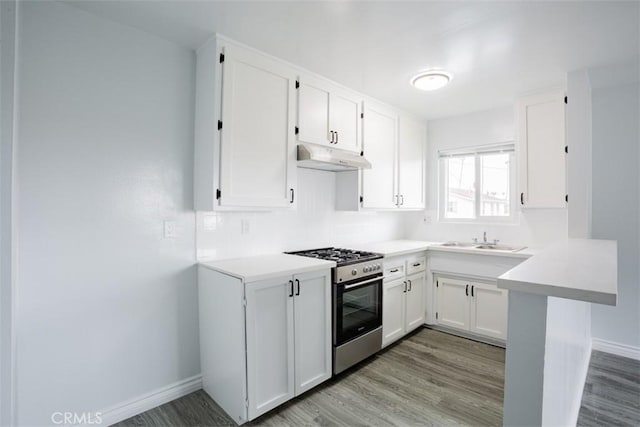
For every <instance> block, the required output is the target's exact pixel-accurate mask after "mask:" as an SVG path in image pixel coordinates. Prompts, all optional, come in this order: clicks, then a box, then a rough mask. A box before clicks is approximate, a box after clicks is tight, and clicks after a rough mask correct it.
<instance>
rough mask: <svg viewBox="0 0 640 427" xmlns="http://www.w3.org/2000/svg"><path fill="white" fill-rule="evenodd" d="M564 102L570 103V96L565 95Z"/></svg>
mask: <svg viewBox="0 0 640 427" xmlns="http://www.w3.org/2000/svg"><path fill="white" fill-rule="evenodd" d="M564 103H565V104H568V103H569V98H567V97H566V96H565V97H564Z"/></svg>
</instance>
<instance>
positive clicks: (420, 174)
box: [398, 116, 427, 209]
mask: <svg viewBox="0 0 640 427" xmlns="http://www.w3.org/2000/svg"><path fill="white" fill-rule="evenodd" d="M426 139H427V127H426V125H425V124H424V123H422V122H419V121H417V120H415V119H412V118H409V117H405V116H400V120H399V129H398V196H399V198H400V200H399V202H398V205H399V207H400V208H405V209H420V208H424V206H425V205H424V201H425V200H424V198H425V191H424V186H425V150H426Z"/></svg>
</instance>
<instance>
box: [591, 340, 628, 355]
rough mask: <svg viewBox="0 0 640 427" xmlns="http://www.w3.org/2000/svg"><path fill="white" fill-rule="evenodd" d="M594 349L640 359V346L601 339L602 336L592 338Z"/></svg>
mask: <svg viewBox="0 0 640 427" xmlns="http://www.w3.org/2000/svg"><path fill="white" fill-rule="evenodd" d="M591 341H592V342H593V349H594V350H598V351H604V352H605V353H611V354H615V355H617V356H622V357H628V358H630V359H635V360H640V347H634V346H632V345H627V344H621V343H617V342H613V341H606V340H601V339H600V338H592V339H591Z"/></svg>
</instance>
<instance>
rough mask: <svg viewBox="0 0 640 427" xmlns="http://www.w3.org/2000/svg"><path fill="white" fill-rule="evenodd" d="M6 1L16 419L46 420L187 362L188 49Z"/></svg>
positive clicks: (190, 295)
mask: <svg viewBox="0 0 640 427" xmlns="http://www.w3.org/2000/svg"><path fill="white" fill-rule="evenodd" d="M19 6H20V8H19V14H18V18H19V22H18V23H19V33H18V34H19V50H18V66H19V75H20V82H19V86H18V96H19V108H18V114H19V119H18V138H17V157H16V173H17V183H16V184H17V187H16V203H17V209H18V215H17V234H18V238H17V256H18V264H17V289H18V295H17V298H18V299H17V336H18V344H17V359H18V360H17V374H16V376H17V421H18V424H20V425H47V424H50V423H51V419H50V417H51V414H52V412H54V411H76V412H80V413H81V412H87V411H97V410H102V409H104V408H105V407H108V406H111V405H114V404H117V403H120V402H123V401H125V400H127V399H130V398H133V397H137V396H139V395H141V394H143V393H148V392H150V391H153V390H155V389H157V388H159V387H164V386H166V385H169V384H172V383H174V382H176V381H178V380H182V379H185V378H188V377H190V376H193V375H196V374H198V373H199V372H200V366H199V353H198V340H197V337H198V321H197V288H196V280H195V268H194V266H193V264H194V260H195V249H194V248H195V242H194V234H195V233H194V224H195V221H194V213H193V211H190V209H191V206H192V182H191V176H192V155H193V148H192V139H193V135H192V128H193V104H194V96H193V92H194V70H195V57H194V54H193V52H191V51H188V50H185V49H183V48H179V47H177V46H176V45H174V44H172V43H169V42H166V41H163V40H160V39H158V38H156V37H154V36H150V35H148V34H146V33H143V32H141V31H138V30H134V29H132V28H129V27H126V26H122V25H118V24H114V23H111V22H108V21H105V20H103V19H100V18H97V17H94V16H93V15H90V14H88V13H86V12H83V11H80V10H79V9H76V8H73V7H71V6H67V5H64V4H61V3H52V2H20V3H19ZM167 219H169V220H175V221H177V224H178V229H179V233H180V235H179V237H178V238H176V239H172V240H163V238H162V237H163V234H162V230H163V220H167Z"/></svg>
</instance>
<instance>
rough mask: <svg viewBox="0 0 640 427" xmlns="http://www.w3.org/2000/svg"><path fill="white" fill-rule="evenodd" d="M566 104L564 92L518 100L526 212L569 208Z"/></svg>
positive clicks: (522, 201)
mask: <svg viewBox="0 0 640 427" xmlns="http://www.w3.org/2000/svg"><path fill="white" fill-rule="evenodd" d="M564 100H565V95H564V92H563V91H554V92H549V93H545V94H539V95H533V96H528V97H524V98H521V99H519V100H518V103H517V107H516V110H517V126H518V152H519V170H520V172H519V187H520V188H519V190H520V191H519V195H518V197H519V203H520V204H521V206H522V207H524V208H563V207H565V206H566V201H565V200H566V197H567V194H566V134H565V102H564Z"/></svg>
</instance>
